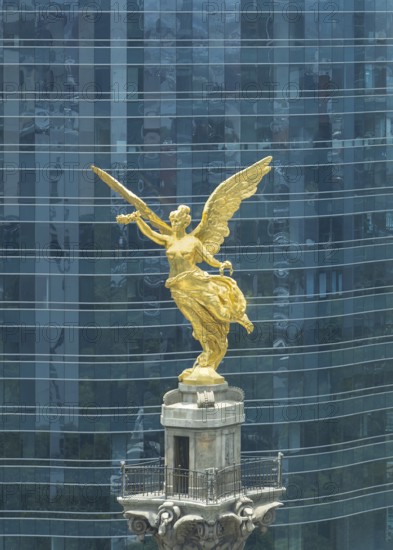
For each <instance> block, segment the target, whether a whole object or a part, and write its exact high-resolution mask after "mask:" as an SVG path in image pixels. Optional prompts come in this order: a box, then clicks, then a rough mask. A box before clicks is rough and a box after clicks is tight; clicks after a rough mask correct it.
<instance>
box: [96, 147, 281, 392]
mask: <svg viewBox="0 0 393 550" xmlns="http://www.w3.org/2000/svg"><path fill="white" fill-rule="evenodd" d="M271 160H272V157H265V158H264V159H262V160H260V161H258V162H256V163H255V164H253V165H252V166H250V167H249V168H246V169H244V170H242V171H241V172H238V173H237V174H234V175H233V176H231V177H230V178H228V179H227V180H225V181H224V182H222V183H221V184H220V185H219V186H218V187H217V188H216V189H215V190H214V191H213V193H212V194H211V195H210V197H209V199H208V200H207V202H206V204H205V206H204V209H203V212H202V219H201V221H200V223H199V225H198V226H197V227H196V228H195V229H194V230H193V231H191V232H189V233H187V231H186V229H187V227H188V226H189V225H190V223H191V216H190V208H189V207H188V206H185V205H184V204H182V205H180V206H179V207H178V208H177V210H174V211H173V212H171V213H170V214H169V222H170V225H168V224H167V223H166V222H164V221H163V220H161V219H160V218H159V217H158V216H157V215H156V214H155V213H154V212H153V211H152V210H151V209H150V208H149V207H148V206H147V204H146V203H145V202H144V201H142V199H140V198H139V197H137V196H136V195H134V193H132V192H131V191H129V190H128V189H127V188H126V187H124V186H123V185H122V184H121V183H119V182H118V181H117V180H115V179H114V178H113V177H112V176H110V175H109V174H108V173H107V172H104V171H103V170H100V169H99V168H96V167H95V166H92V170H93V172H94V173H95V174H97V176H99V177H100V178H101V179H102V180H103V181H104V182H105V183H106V184H108V185H109V187H111V188H112V189H113V190H114V191H116V192H117V193H119V194H120V195H121V196H122V197H123V198H124V199H125V200H126V201H128V202H129V203H131V204H132V205H133V206H134V207H135V208H136V211H135V212H133V213H132V214H126V215H120V216H117V218H116V220H117V222H118V223H124V224H127V223H130V222H135V223H136V224H137V226H138V227H139V229H140V230H141V231H142V233H143V234H144V235H146V236H147V237H148V238H149V239H151V240H152V241H153V242H155V243H157V244H158V245H160V246H163V247H164V248H165V250H166V256H167V258H168V262H169V267H170V271H169V278H168V279H167V281H166V283H165V286H166V287H167V288H169V290H170V292H171V295H172V298H173V299H174V301H175V303H176V305H177V307H178V308H179V309H180V311H181V312H182V313H183V315H184V316H185V317H186V319H188V320H189V321H190V323H191V325H192V328H193V333H192V334H193V337H194V338H195V339H196V340H198V341H199V343H200V344H201V347H202V353H201V354H200V355H199V356H198V357H197V359H196V361H195V363H194V366H193V368H189V369H186V370H184V371H183V372H182V373H181V375H180V376H179V380H180V381H182V382H184V383H185V384H191V385H210V384H220V383H222V382H224V378H223V377H222V376H220V375H219V374H218V373H217V372H216V370H217V368H218V366H219V364H220V362H221V360H222V359H223V357H224V355H225V353H226V351H227V348H228V340H227V335H228V332H229V325H230V323H239V324H240V325H242V326H243V327H244V328H245V329H246V330H247V332H249V333H250V332H252V330H253V328H254V326H253V324H252V322H251V321H250V319H249V318H248V317H247V314H246V300H245V298H244V295H243V293H242V292H241V290H240V289H239V287H238V286H237V283H236V281H234V280H233V279H232V278H231V277H228V276H225V275H224V270H225V269H228V270H229V273H230V275H232V273H233V270H232V264H231V262H229V261H224V262H220V261H219V260H217V259H216V258H215V257H214V256H215V255H216V254H217V253H218V251H219V250H220V246H221V244H222V243H223V241H224V239H225V237H227V236H228V235H229V228H228V221H229V220H230V219H231V218H232V216H233V214H234V213H235V212H236V211H237V210H238V209H239V207H240V204H241V202H242V200H243V199H246V198H248V197H251V196H252V195H254V194H255V192H256V190H257V187H258V184H259V182H260V181H261V179H262V178H263V176H265V175H266V174H267V173H268V172H269V171H270V170H271V167H270V166H269V164H270V162H271ZM147 222H148V223H147ZM152 226H153V227H154V228H155V229H157V230H158V231H155V230H153V229H152ZM202 262H206V263H207V264H209V265H211V266H212V267H217V268H218V269H219V272H220V274H219V275H212V274H210V273H207V272H206V271H203V270H202V269H200V268H199V267H198V265H197V264H200V263H202Z"/></svg>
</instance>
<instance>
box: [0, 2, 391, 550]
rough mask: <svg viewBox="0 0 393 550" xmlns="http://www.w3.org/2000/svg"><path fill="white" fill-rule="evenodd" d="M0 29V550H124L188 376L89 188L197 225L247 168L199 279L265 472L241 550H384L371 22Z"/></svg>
mask: <svg viewBox="0 0 393 550" xmlns="http://www.w3.org/2000/svg"><path fill="white" fill-rule="evenodd" d="M0 9H1V14H2V18H1V21H0V29H1V39H2V49H1V51H0V55H1V64H2V66H1V71H0V82H1V90H2V92H1V96H0V114H1V119H0V120H1V122H0V139H1V143H2V145H1V148H2V152H1V155H0V168H1V169H0V193H1V195H2V202H1V224H0V231H1V243H2V244H1V247H2V258H1V265H2V269H1V274H0V293H1V298H2V303H3V307H2V310H1V338H0V348H1V351H2V363H1V380H0V400H1V401H0V404H1V412H2V416H1V435H0V438H1V440H0V441H1V443H0V458H1V466H2V467H1V474H0V475H1V478H0V483H1V502H2V512H1V518H0V550H16V549H18V550H19V549H21V550H27V549H28V550H82V549H83V550H125V549H128V548H139V547H140V548H142V545H140V546H139V543H138V542H137V541H136V539H134V537H132V536H130V535H129V534H128V533H127V525H126V521H125V520H124V518H123V517H122V515H121V508H120V506H119V505H118V504H117V502H116V494H117V492H118V489H119V482H120V470H119V462H120V460H123V459H125V460H127V461H136V462H142V461H145V460H146V461H149V460H152V459H155V458H157V457H159V456H162V455H163V431H162V429H161V426H160V422H159V413H160V405H161V401H162V396H163V394H164V393H165V392H166V391H168V390H169V389H172V388H174V387H175V385H176V383H177V374H178V373H180V372H181V371H182V370H183V369H184V368H186V367H187V366H191V365H192V362H193V360H194V358H195V357H196V355H197V353H198V345H197V342H195V341H194V340H193V338H192V334H191V327H190V325H189V324H188V323H187V322H186V321H185V319H184V318H183V317H182V315H181V314H180V312H179V311H178V310H177V309H176V307H175V305H174V303H173V301H172V300H171V297H170V294H169V291H168V290H167V289H165V287H164V282H165V279H166V276H167V272H168V266H167V262H166V259H165V257H164V256H163V254H162V251H160V250H158V249H157V247H156V246H155V245H153V244H152V243H151V242H150V241H148V240H147V239H146V238H145V237H144V236H143V235H142V234H141V233H140V232H139V231H138V230H137V229H136V227H135V226H134V225H132V226H120V225H118V224H116V223H115V221H114V220H115V216H116V215H117V214H119V213H124V212H129V211H130V209H128V208H127V207H126V206H125V204H124V202H123V200H122V199H120V198H119V197H118V196H116V195H114V194H113V193H112V192H111V191H110V190H109V188H107V187H106V186H105V185H104V184H103V183H102V182H101V181H98V180H97V179H94V177H93V174H92V173H91V171H90V169H89V166H90V164H95V165H97V166H99V167H101V168H103V169H104V170H108V171H110V172H111V174H112V175H114V176H115V177H117V179H119V180H120V181H122V182H123V183H124V184H126V185H127V186H128V187H129V188H130V189H132V190H133V191H134V192H135V193H136V194H138V195H139V196H140V197H142V198H143V199H144V200H145V201H146V202H147V203H148V204H149V205H150V206H151V207H152V208H153V209H154V210H155V211H156V212H157V213H158V214H159V215H160V216H161V217H163V218H164V219H168V214H169V212H170V211H171V210H172V209H174V207H175V205H177V204H180V203H184V204H188V205H190V206H191V208H192V214H193V221H194V224H195V223H196V222H197V221H198V219H199V218H200V215H201V211H202V208H203V204H204V202H205V201H206V199H207V197H208V196H209V194H210V193H211V192H212V190H213V189H214V188H215V187H216V186H217V185H218V184H219V183H220V182H221V181H222V180H224V179H225V178H226V177H228V176H229V175H231V174H233V173H234V172H236V171H238V170H239V169H240V168H243V167H245V166H247V165H250V164H252V163H254V162H256V161H257V160H259V159H261V158H263V157H264V156H267V155H272V156H273V165H274V169H273V170H272V171H271V173H270V174H269V176H268V177H267V178H266V179H265V180H264V183H265V181H266V183H265V185H264V191H263V192H262V186H261V192H260V193H258V194H257V195H256V196H254V197H253V198H252V199H249V200H248V201H246V202H244V203H243V205H242V207H241V210H240V212H239V215H237V216H236V218H235V220H234V221H233V222H232V224H231V234H230V236H229V237H228V238H227V240H226V242H225V245H224V246H223V247H222V254H221V256H220V258H221V259H229V260H231V261H232V263H233V266H234V269H235V272H234V277H235V278H236V280H237V282H238V284H239V287H240V288H241V289H242V290H243V291H244V294H245V295H246V297H247V300H248V303H249V308H248V312H249V316H250V318H251V320H252V321H253V322H254V324H255V327H256V328H255V331H254V333H253V334H251V335H250V336H247V335H246V334H245V331H244V330H243V329H242V328H241V327H239V326H233V327H232V331H231V334H230V348H229V351H228V353H227V356H226V358H225V360H224V362H223V364H222V366H221V368H220V372H221V373H222V374H223V375H224V376H225V377H226V379H227V380H228V382H229V383H230V384H231V385H235V386H240V387H242V388H243V389H244V390H245V394H246V406H247V415H246V418H247V422H246V425H245V426H244V429H243V442H242V445H243V451H244V453H245V454H246V455H248V456H264V455H272V454H276V452H277V451H282V452H283V453H284V455H285V460H284V469H285V484H286V486H287V495H286V500H285V507H284V508H283V509H282V510H280V511H279V513H278V514H277V519H276V522H275V525H274V527H271V528H270V531H269V533H268V534H267V535H266V536H263V537H262V536H259V535H257V534H253V535H252V537H251V538H250V539H249V542H248V543H247V548H248V549H250V550H252V549H254V548H255V549H256V548H262V547H263V548H273V547H274V548H275V549H276V550H313V549H314V548H315V549H318V550H336V549H337V550H349V549H352V548H356V549H357V550H370V549H373V550H385V549H386V550H387V549H388V548H391V546H392V543H393V542H392V541H393V365H392V359H393V313H392V307H393V261H392V258H393V194H392V190H393V164H392V160H393V152H392V148H391V145H392V143H393V132H392V120H393V112H392V105H393V99H392V91H393V67H392V62H391V60H392V58H393V1H392V0H356V1H355V0H345V1H344V0H335V1H334V2H330V1H329V2H328V1H324V0H320V1H316V0H296V1H293V2H292V1H287V0H275V1H270V0H237V1H234V0H225V1H221V0H219V1H211V2H208V1H207V2H204V1H201V0H162V1H160V2H157V1H153V0H129V1H127V0H85V1H84V0H80V1H78V0H75V1H73V0H70V1H64V2H60V1H49V2H45V1H44V0H0ZM149 544H150V543H149ZM262 545H264V546H262ZM147 547H148V546H147Z"/></svg>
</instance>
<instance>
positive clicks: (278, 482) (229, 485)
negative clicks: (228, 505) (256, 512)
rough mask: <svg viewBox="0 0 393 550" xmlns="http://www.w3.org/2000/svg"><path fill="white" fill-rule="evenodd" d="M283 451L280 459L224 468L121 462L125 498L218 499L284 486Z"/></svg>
mask: <svg viewBox="0 0 393 550" xmlns="http://www.w3.org/2000/svg"><path fill="white" fill-rule="evenodd" d="M281 459H282V454H281V453H279V454H278V457H277V458H260V459H257V460H244V461H242V462H241V464H233V465H232V466H227V467H226V468H223V469H221V470H218V469H216V468H210V469H207V470H205V471H204V472H196V471H193V470H185V469H181V468H169V467H168V466H164V465H163V464H162V463H161V462H157V463H153V464H152V463H149V464H148V465H145V464H139V465H132V466H131V465H126V464H125V463H122V466H121V467H122V491H121V496H122V497H132V496H137V495H139V496H141V495H145V496H163V497H165V498H167V497H173V498H176V497H177V498H179V499H180V498H181V499H189V500H197V501H204V502H210V503H211V502H217V501H218V500H220V499H225V498H229V497H232V496H238V495H242V494H247V492H250V491H255V490H261V489H266V488H272V489H274V488H279V487H281V486H282V470H281Z"/></svg>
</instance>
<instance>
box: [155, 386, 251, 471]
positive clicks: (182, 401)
mask: <svg viewBox="0 0 393 550" xmlns="http://www.w3.org/2000/svg"><path fill="white" fill-rule="evenodd" d="M212 388H214V389H212ZM243 401H244V393H243V391H242V390H241V389H239V388H229V387H228V383H227V382H225V383H223V384H220V385H216V386H213V387H212V386H188V385H186V384H182V383H180V384H179V388H178V389H176V390H172V391H170V392H168V393H166V394H165V396H164V404H163V406H162V414H161V424H162V425H163V426H164V428H165V465H166V466H168V467H170V468H186V469H189V470H192V471H198V472H203V471H205V470H206V469H207V468H217V469H221V468H225V467H226V466H231V465H233V464H239V463H240V450H241V425H242V424H243V422H244V404H243ZM187 448H188V453H187V454H188V456H184V452H185V451H186V449H187ZM182 460H183V462H184V463H181V461H182Z"/></svg>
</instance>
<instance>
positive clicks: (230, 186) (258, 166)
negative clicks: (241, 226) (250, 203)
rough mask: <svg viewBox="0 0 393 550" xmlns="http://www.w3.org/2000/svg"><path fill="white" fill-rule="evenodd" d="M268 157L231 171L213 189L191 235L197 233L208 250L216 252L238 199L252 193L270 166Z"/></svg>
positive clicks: (270, 159)
mask: <svg viewBox="0 0 393 550" xmlns="http://www.w3.org/2000/svg"><path fill="white" fill-rule="evenodd" d="M271 161H272V157H265V158H264V159H262V160H259V161H258V162H256V163H255V164H253V165H252V166H249V167H248V168H245V169H244V170H242V171H241V172H238V173H237V174H234V175H233V176H231V177H230V178H228V179H227V180H225V181H223V182H222V183H220V185H219V186H218V187H217V189H215V190H214V191H213V193H212V194H211V195H210V197H209V198H208V200H207V202H206V204H205V207H204V209H203V212H202V219H201V221H200V223H199V225H198V226H197V227H196V228H195V229H194V231H193V232H192V235H194V236H195V237H198V239H199V240H201V241H202V243H203V244H204V245H205V246H206V248H207V249H208V251H209V252H210V253H211V254H213V256H214V255H215V254H217V252H218V251H219V250H220V246H221V244H222V243H223V241H224V239H225V237H227V236H228V235H229V228H228V221H229V220H230V219H231V218H232V216H233V214H234V213H235V212H236V211H237V210H238V209H239V207H240V204H241V202H242V200H244V199H247V198H248V197H251V196H252V195H254V193H255V192H256V190H257V187H258V184H259V183H260V181H261V179H262V178H263V176H265V175H266V174H267V173H268V172H270V170H271V166H268V165H269V164H270V162H271Z"/></svg>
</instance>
